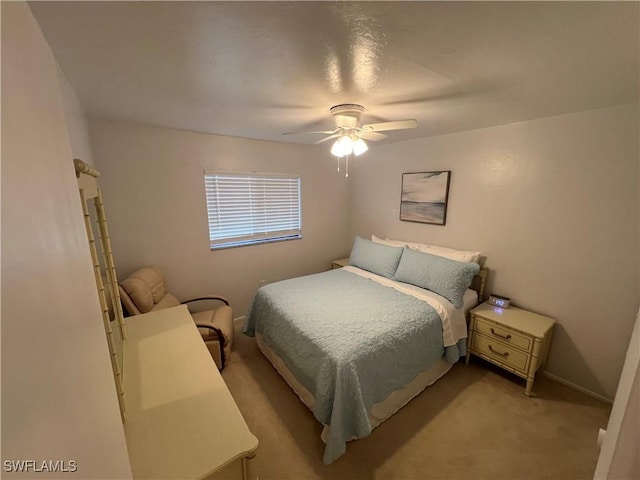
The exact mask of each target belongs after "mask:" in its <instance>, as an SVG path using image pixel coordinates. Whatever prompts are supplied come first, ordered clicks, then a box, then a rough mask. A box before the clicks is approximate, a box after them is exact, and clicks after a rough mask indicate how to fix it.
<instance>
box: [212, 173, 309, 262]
mask: <svg viewBox="0 0 640 480" xmlns="http://www.w3.org/2000/svg"><path fill="white" fill-rule="evenodd" d="M204 184H205V191H206V194H207V214H208V216H209V240H210V241H211V249H212V250H213V249H215V248H229V247H239V246H243V245H252V244H256V243H264V242H275V241H279V240H292V239H295V238H300V237H302V230H301V221H300V176H299V175H296V174H278V173H256V172H215V171H210V170H205V172H204Z"/></svg>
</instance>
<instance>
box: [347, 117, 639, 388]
mask: <svg viewBox="0 0 640 480" xmlns="http://www.w3.org/2000/svg"><path fill="white" fill-rule="evenodd" d="M638 155H639V153H638V105H627V106H620V107H613V108H607V109H601V110H594V111H588V112H583V113H578V114H571V115H563V116H558V117H552V118H546V119H540V120H535V121H531V122H525V123H518V124H513V125H507V126H502V127H495V128H487V129H483V130H476V131H471V132H465V133H459V134H455V135H447V136H442V137H435V138H430V139H423V140H417V141H412V142H405V143H402V144H392V145H389V146H380V147H378V148H375V149H371V151H370V152H368V153H367V156H366V158H364V157H362V160H360V159H358V160H356V161H355V162H353V165H354V171H353V175H352V180H351V182H352V183H351V185H352V190H351V192H350V193H351V200H350V202H351V203H350V205H351V208H350V211H351V219H352V222H351V233H352V235H355V234H359V235H363V236H366V235H370V234H372V233H374V234H375V235H378V236H389V237H392V238H393V237H396V238H400V239H407V240H416V241H423V242H426V243H429V242H430V243H433V244H439V245H448V246H451V247H458V248H468V249H477V250H481V251H483V252H484V253H485V255H486V257H487V258H486V265H487V266H488V267H489V268H490V269H491V276H490V280H489V288H488V291H489V292H494V293H498V294H501V295H506V296H509V297H511V298H512V301H513V302H514V303H515V304H516V305H520V306H522V307H525V308H529V309H532V310H534V311H537V312H540V313H543V314H546V315H549V316H552V317H555V318H556V319H557V320H558V325H557V327H556V329H555V332H554V339H553V342H552V347H551V353H550V357H549V364H548V367H547V370H548V371H549V372H550V373H551V374H554V375H556V376H558V377H560V378H562V379H564V380H566V381H569V382H571V383H574V384H576V385H578V386H580V387H582V388H585V389H587V390H589V391H591V392H594V393H596V394H598V395H604V396H606V397H608V398H613V396H614V394H615V391H616V385H617V382H618V378H619V376H620V371H621V368H622V363H623V358H624V353H625V351H626V348H627V345H628V343H629V338H630V334H631V328H632V325H633V320H634V318H635V315H636V311H637V309H638V290H639V289H638V262H639V258H638V253H639V252H638ZM430 170H451V171H452V177H451V189H450V197H449V208H448V213H447V225H446V226H434V225H425V224H419V223H409V222H401V221H400V220H399V212H398V211H399V203H400V187H401V177H402V173H403V172H419V171H430Z"/></svg>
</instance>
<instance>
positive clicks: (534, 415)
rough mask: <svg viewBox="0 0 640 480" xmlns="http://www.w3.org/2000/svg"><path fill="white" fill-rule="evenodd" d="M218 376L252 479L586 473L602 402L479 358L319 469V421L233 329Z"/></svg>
mask: <svg viewBox="0 0 640 480" xmlns="http://www.w3.org/2000/svg"><path fill="white" fill-rule="evenodd" d="M223 377H224V379H225V381H226V383H227V385H228V386H229V389H230V390H231V393H232V394H233V396H234V398H235V400H236V403H237V404H238V407H239V408H240V410H241V411H242V414H243V415H244V417H245V419H246V421H247V424H248V425H249V428H250V429H251V431H252V432H253V433H254V435H256V437H258V440H259V441H260V446H259V447H258V454H257V455H256V457H255V458H254V459H253V460H251V461H250V462H249V469H250V470H249V472H250V478H251V479H256V478H259V479H260V480H276V479H277V480H280V479H296V480H298V479H316V478H317V479H332V480H333V479H354V480H355V479H533V478H535V479H543V478H544V479H560V480H564V479H567V480H568V479H591V478H592V477H593V472H594V470H595V465H596V461H597V458H598V447H597V444H596V439H597V435H598V429H599V428H605V427H606V425H607V420H608V416H609V410H610V408H609V406H608V405H605V404H602V403H600V402H598V401H596V400H593V399H591V398H589V397H586V396H584V395H582V394H581V393H579V392H576V391H574V390H571V389H569V388H567V387H565V386H563V385H560V384H557V383H554V382H551V381H550V380H548V379H546V378H544V377H542V378H539V379H538V380H537V381H536V384H535V385H534V392H535V393H536V395H537V396H536V397H532V398H529V397H526V396H525V395H524V380H522V379H520V378H519V377H516V376H513V375H510V374H508V373H504V372H502V371H501V370H499V369H497V368H494V367H493V366H491V365H490V364H488V363H485V362H483V361H482V360H473V361H472V362H471V364H470V365H469V366H465V365H464V363H458V364H456V365H455V366H454V367H453V368H452V370H451V371H450V372H449V373H448V374H447V375H445V376H444V377H443V378H441V379H440V380H439V381H438V382H436V383H435V384H434V385H433V386H431V387H429V388H427V389H426V390H425V391H424V392H422V393H421V394H420V395H418V396H417V397H415V398H414V399H413V400H411V401H410V402H409V403H408V404H407V405H406V406H405V407H404V408H402V409H401V410H400V411H399V412H398V413H396V414H395V415H394V416H392V417H391V418H390V419H388V420H387V421H386V422H384V423H383V424H382V425H380V426H379V427H378V428H376V429H375V430H374V431H373V432H372V433H371V435H369V436H368V437H366V438H364V439H360V440H357V441H353V442H349V443H348V444H347V453H346V454H345V455H343V456H342V457H340V458H339V459H338V460H337V461H335V462H334V463H333V464H332V465H329V466H326V465H324V464H323V463H322V453H323V451H324V444H323V443H322V440H320V433H321V431H322V427H321V425H320V424H319V423H318V422H317V421H316V420H315V418H314V417H313V414H312V413H311V411H310V410H308V409H307V407H306V406H305V405H304V404H303V403H302V402H301V401H300V399H299V398H298V397H297V396H296V394H295V393H293V391H292V390H291V389H290V388H289V387H288V385H287V384H286V383H285V381H284V380H283V379H282V378H281V377H280V375H279V374H278V373H277V372H276V371H275V370H274V369H273V367H272V366H271V364H270V363H269V362H268V360H267V359H266V358H265V357H264V356H263V355H262V353H261V352H260V351H259V350H258V348H257V346H256V343H255V340H254V339H252V338H249V337H246V336H245V335H243V334H237V335H236V339H235V343H234V349H233V352H232V356H231V361H230V363H229V364H228V365H227V367H226V368H225V370H224V372H223Z"/></svg>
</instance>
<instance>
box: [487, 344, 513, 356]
mask: <svg viewBox="0 0 640 480" xmlns="http://www.w3.org/2000/svg"><path fill="white" fill-rule="evenodd" d="M489 350H491V351H492V352H493V353H495V354H496V355H500V356H501V357H508V356H509V352H504V353H502V352H498V351H497V350H494V349H493V347H492V346H491V345H489Z"/></svg>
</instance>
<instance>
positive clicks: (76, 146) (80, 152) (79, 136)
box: [57, 67, 94, 165]
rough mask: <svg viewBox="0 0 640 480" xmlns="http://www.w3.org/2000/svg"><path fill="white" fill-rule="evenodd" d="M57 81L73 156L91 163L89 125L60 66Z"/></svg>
mask: <svg viewBox="0 0 640 480" xmlns="http://www.w3.org/2000/svg"><path fill="white" fill-rule="evenodd" d="M57 74H58V82H59V83H60V95H61V98H62V106H63V107H64V113H65V118H66V120H67V131H68V132H69V143H70V144H71V153H72V154H73V158H79V159H80V160H82V161H84V162H86V163H88V164H89V165H93V163H94V162H93V154H92V153H91V142H90V140H89V125H88V124H87V119H86V115H85V112H84V109H83V108H82V105H81V104H80V100H79V99H78V96H77V95H76V92H75V91H74V90H73V88H72V87H71V84H70V83H69V80H67V77H66V76H65V74H64V72H63V71H62V69H61V68H60V67H58V68H57Z"/></svg>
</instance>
